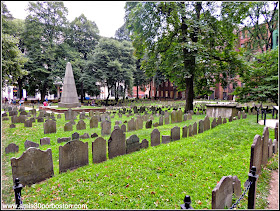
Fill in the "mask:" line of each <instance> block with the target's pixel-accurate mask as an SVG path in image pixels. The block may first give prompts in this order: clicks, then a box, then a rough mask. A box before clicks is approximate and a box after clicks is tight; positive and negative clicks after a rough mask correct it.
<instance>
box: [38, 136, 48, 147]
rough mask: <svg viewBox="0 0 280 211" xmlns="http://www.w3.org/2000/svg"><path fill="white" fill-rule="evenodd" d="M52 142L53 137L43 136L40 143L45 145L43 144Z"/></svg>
mask: <svg viewBox="0 0 280 211" xmlns="http://www.w3.org/2000/svg"><path fill="white" fill-rule="evenodd" d="M49 144H51V139H50V138H48V137H44V138H41V139H40V145H41V146H43V145H49Z"/></svg>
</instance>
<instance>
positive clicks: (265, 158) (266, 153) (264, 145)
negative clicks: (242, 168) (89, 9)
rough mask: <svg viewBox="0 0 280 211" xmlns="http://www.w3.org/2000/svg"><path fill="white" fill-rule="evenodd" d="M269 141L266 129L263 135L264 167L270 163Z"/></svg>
mask: <svg viewBox="0 0 280 211" xmlns="http://www.w3.org/2000/svg"><path fill="white" fill-rule="evenodd" d="M268 139H269V131H268V127H264V129H263V134H262V143H263V147H262V165H264V166H265V165H266V164H267V161H268Z"/></svg>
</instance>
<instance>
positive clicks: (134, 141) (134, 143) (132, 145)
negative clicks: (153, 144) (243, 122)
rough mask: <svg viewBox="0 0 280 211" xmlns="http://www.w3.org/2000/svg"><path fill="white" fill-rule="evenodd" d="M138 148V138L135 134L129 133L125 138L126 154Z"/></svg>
mask: <svg viewBox="0 0 280 211" xmlns="http://www.w3.org/2000/svg"><path fill="white" fill-rule="evenodd" d="M138 150H140V143H139V138H138V136H137V135H131V136H130V137H129V138H128V139H126V154H129V153H132V152H135V151H138Z"/></svg>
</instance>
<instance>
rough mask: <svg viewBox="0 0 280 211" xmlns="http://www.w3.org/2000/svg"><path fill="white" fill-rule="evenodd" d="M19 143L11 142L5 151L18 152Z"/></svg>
mask: <svg viewBox="0 0 280 211" xmlns="http://www.w3.org/2000/svg"><path fill="white" fill-rule="evenodd" d="M18 149H19V147H18V145H16V144H14V143H11V144H9V145H8V146H7V147H6V148H5V153H6V154H8V153H11V152H12V153H16V152H18Z"/></svg>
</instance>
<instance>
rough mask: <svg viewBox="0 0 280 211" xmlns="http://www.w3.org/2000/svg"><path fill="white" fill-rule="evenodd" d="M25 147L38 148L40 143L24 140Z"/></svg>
mask: <svg viewBox="0 0 280 211" xmlns="http://www.w3.org/2000/svg"><path fill="white" fill-rule="evenodd" d="M24 147H25V149H28V148H29V147H36V148H38V147H39V144H37V143H35V142H33V141H29V140H26V141H25V142H24Z"/></svg>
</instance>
